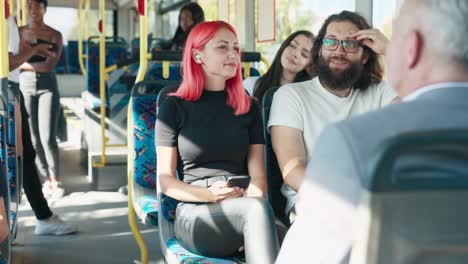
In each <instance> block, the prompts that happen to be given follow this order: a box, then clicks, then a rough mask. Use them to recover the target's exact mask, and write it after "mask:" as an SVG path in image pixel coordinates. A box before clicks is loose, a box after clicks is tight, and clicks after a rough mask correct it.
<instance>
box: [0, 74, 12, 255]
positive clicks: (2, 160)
mask: <svg viewBox="0 0 468 264" xmlns="http://www.w3.org/2000/svg"><path fill="white" fill-rule="evenodd" d="M2 81H3V80H2ZM5 83H6V82H5ZM1 88H2V93H1V95H0V188H1V189H2V193H3V201H4V206H5V212H7V214H6V216H5V217H6V222H7V226H8V228H10V234H9V237H7V238H6V239H5V240H4V241H2V242H1V243H0V263H10V261H11V240H12V238H11V236H12V233H11V230H12V229H11V218H10V217H11V216H10V192H9V185H10V184H9V179H8V172H7V164H8V163H7V134H8V131H7V129H8V125H7V124H8V123H7V122H8V116H7V115H6V113H7V111H8V108H7V102H8V99H7V98H5V96H6V95H7V91H6V90H7V87H1Z"/></svg>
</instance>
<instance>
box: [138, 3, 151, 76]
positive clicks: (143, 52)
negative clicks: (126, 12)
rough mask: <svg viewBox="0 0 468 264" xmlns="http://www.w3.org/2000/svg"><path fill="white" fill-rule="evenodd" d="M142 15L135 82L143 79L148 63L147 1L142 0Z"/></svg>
mask: <svg viewBox="0 0 468 264" xmlns="http://www.w3.org/2000/svg"><path fill="white" fill-rule="evenodd" d="M143 13H144V14H143V15H142V14H140V67H139V68H138V74H137V77H136V79H135V83H138V82H141V81H143V80H144V79H145V73H146V67H147V65H148V59H147V58H148V56H147V50H148V16H147V15H146V14H147V13H148V8H147V1H146V0H144V8H143Z"/></svg>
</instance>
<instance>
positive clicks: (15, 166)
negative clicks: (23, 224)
mask: <svg viewBox="0 0 468 264" xmlns="http://www.w3.org/2000/svg"><path fill="white" fill-rule="evenodd" d="M14 88H15V87H10V88H9V89H8V91H7V97H8V99H7V110H8V111H7V112H8V118H7V120H8V121H7V123H8V126H7V131H8V132H7V137H6V147H7V174H8V181H9V189H10V219H11V220H10V228H11V230H16V228H17V226H16V224H17V222H16V215H17V212H18V206H19V204H20V202H21V201H20V200H21V193H20V192H19V191H18V190H21V187H22V185H21V182H22V181H21V180H20V177H21V175H20V174H19V172H20V171H21V169H20V168H19V166H20V164H22V163H20V162H19V160H18V152H17V150H16V116H15V113H16V112H15V100H16V101H17V102H19V100H20V98H19V93H20V91H19V89H14Z"/></svg>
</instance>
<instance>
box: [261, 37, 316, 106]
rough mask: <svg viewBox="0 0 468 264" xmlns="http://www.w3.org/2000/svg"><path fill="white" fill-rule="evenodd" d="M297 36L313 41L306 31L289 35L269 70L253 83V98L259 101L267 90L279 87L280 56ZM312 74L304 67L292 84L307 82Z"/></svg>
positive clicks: (281, 70) (280, 72)
mask: <svg viewBox="0 0 468 264" xmlns="http://www.w3.org/2000/svg"><path fill="white" fill-rule="evenodd" d="M298 35H304V36H306V37H307V38H309V39H311V40H312V42H313V41H314V34H312V33H311V32H310V31H308V30H298V31H296V32H294V33H292V34H291V35H289V37H288V38H287V39H286V40H285V41H283V44H281V46H280V48H279V50H278V52H277V53H276V56H275V58H274V59H273V62H272V63H271V67H270V69H268V71H267V72H266V73H265V74H264V75H263V76H261V77H260V78H259V79H258V80H257V82H256V83H255V87H254V94H253V96H254V97H256V98H258V99H261V98H262V97H263V95H264V94H265V93H266V92H267V91H268V89H270V88H272V87H275V86H279V85H280V80H281V76H282V73H283V65H281V56H282V55H283V52H284V50H285V49H286V47H287V46H289V44H290V43H291V42H292V41H293V40H294V38H296V37H297V36H298ZM313 72H314V71H313V69H308V67H306V68H305V69H304V70H302V71H300V72H298V73H297V74H296V77H295V78H294V81H293V82H301V81H306V80H309V79H311V78H312V77H313V75H315V74H314V73H313Z"/></svg>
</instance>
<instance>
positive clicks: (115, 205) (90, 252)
mask: <svg viewBox="0 0 468 264" xmlns="http://www.w3.org/2000/svg"><path fill="white" fill-rule="evenodd" d="M79 152H80V150H79V148H78V147H76V146H71V145H69V144H68V145H67V142H65V143H60V165H61V172H62V174H61V180H62V184H63V187H64V188H65V190H66V193H65V196H64V197H62V198H60V199H58V200H56V201H49V205H50V207H51V209H52V211H53V212H54V213H56V214H58V215H60V217H61V218H62V219H63V220H65V221H67V222H69V223H72V224H75V225H76V226H78V229H79V232H78V233H77V234H74V235H68V236H36V235H34V233H33V232H34V228H35V225H36V218H35V216H34V214H33V212H32V210H31V207H30V206H29V203H28V201H27V199H26V196H24V194H23V199H22V204H21V205H20V208H19V219H18V220H19V226H18V234H17V237H16V240H15V245H14V246H13V258H12V259H13V261H12V263H13V264H32V263H34V264H37V263H48V264H55V263H69V264H75V263H77V264H78V263H134V262H135V260H136V261H138V260H140V253H139V249H138V246H137V244H136V242H135V240H134V238H133V235H132V233H131V231H130V227H129V225H128V218H127V212H128V209H127V196H124V195H122V194H120V193H118V192H97V191H93V190H92V189H91V187H90V184H89V183H88V182H87V180H86V170H85V169H84V168H82V167H80V165H79V160H80V158H79ZM139 226H140V231H141V233H142V235H143V237H144V239H145V241H146V244H147V246H148V249H149V250H148V251H149V259H150V260H151V263H164V261H163V257H162V253H161V250H160V248H159V240H158V231H157V229H156V228H148V227H145V226H144V225H142V224H140V225H139Z"/></svg>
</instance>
